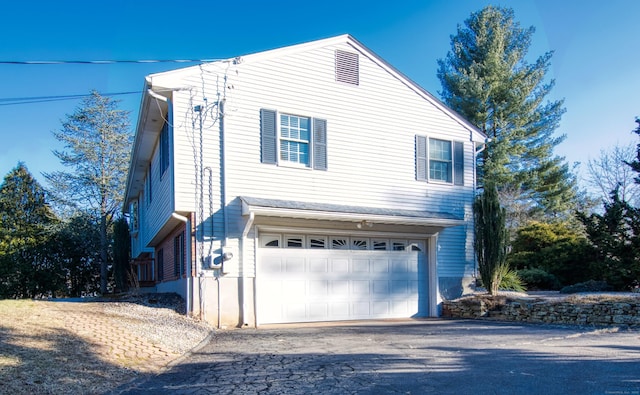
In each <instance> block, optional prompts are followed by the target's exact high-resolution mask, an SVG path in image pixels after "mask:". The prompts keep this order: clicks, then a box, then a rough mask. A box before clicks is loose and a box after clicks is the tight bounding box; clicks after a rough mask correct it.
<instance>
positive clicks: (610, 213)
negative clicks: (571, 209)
mask: <svg viewBox="0 0 640 395" xmlns="http://www.w3.org/2000/svg"><path fill="white" fill-rule="evenodd" d="M578 218H579V219H580V220H581V221H582V223H583V224H584V226H585V231H586V233H587V237H588V238H589V241H590V242H591V244H592V246H593V247H594V248H593V255H594V256H595V257H596V261H597V264H596V265H597V267H596V269H597V272H598V273H600V275H601V276H602V278H601V280H604V281H606V282H607V283H608V284H609V285H611V286H612V287H614V288H615V289H616V290H619V291H623V290H629V289H630V288H632V287H637V286H638V285H640V283H639V282H640V209H639V208H634V207H632V206H631V205H630V204H629V203H628V202H626V201H624V200H622V199H620V196H619V194H618V190H615V191H613V192H612V193H611V199H610V202H605V203H604V214H602V215H600V214H591V215H590V216H586V215H585V214H583V213H578Z"/></svg>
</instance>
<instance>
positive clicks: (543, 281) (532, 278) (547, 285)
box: [518, 268, 560, 290]
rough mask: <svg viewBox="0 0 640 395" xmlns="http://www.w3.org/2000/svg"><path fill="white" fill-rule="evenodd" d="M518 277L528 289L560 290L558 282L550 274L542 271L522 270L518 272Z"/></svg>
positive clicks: (536, 269)
mask: <svg viewBox="0 0 640 395" xmlns="http://www.w3.org/2000/svg"><path fill="white" fill-rule="evenodd" d="M518 276H519V277H520V279H522V281H524V283H525V284H526V285H527V288H529V289H544V290H548V289H552V290H557V289H560V281H558V278H557V277H556V276H554V275H553V274H551V273H547V272H546V271H545V270H543V269H538V268H533V269H522V270H518Z"/></svg>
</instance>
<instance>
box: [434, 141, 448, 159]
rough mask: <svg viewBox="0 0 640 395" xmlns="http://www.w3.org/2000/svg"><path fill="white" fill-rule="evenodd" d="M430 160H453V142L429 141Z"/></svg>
mask: <svg viewBox="0 0 640 395" xmlns="http://www.w3.org/2000/svg"><path fill="white" fill-rule="evenodd" d="M429 158H430V159H439V160H446V161H450V160H451V142H450V141H446V140H438V139H429Z"/></svg>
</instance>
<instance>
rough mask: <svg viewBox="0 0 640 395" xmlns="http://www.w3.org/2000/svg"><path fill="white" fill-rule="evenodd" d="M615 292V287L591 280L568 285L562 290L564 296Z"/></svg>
mask: <svg viewBox="0 0 640 395" xmlns="http://www.w3.org/2000/svg"><path fill="white" fill-rule="evenodd" d="M608 291H613V287H611V286H610V285H609V284H607V283H606V282H605V281H595V280H589V281H585V282H583V283H578V284H573V285H568V286H566V287H564V288H562V289H561V290H560V293H562V294H574V293H578V292H608Z"/></svg>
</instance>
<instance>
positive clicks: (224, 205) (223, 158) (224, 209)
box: [216, 99, 229, 329]
mask: <svg viewBox="0 0 640 395" xmlns="http://www.w3.org/2000/svg"><path fill="white" fill-rule="evenodd" d="M224 101H225V99H222V100H220V101H218V121H219V122H220V185H222V188H221V190H220V208H221V209H222V225H223V235H222V243H221V244H222V245H221V247H220V251H221V258H222V255H223V254H224V252H225V249H226V247H227V236H228V234H229V233H228V224H227V177H226V176H227V169H226V166H225V161H226V155H225V154H226V145H225V140H224V137H225V136H224ZM223 270H224V261H223V262H222V266H221V267H220V269H218V275H217V276H216V280H217V281H218V329H219V327H220V326H221V320H222V310H221V309H222V301H221V292H220V276H222V274H223Z"/></svg>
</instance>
